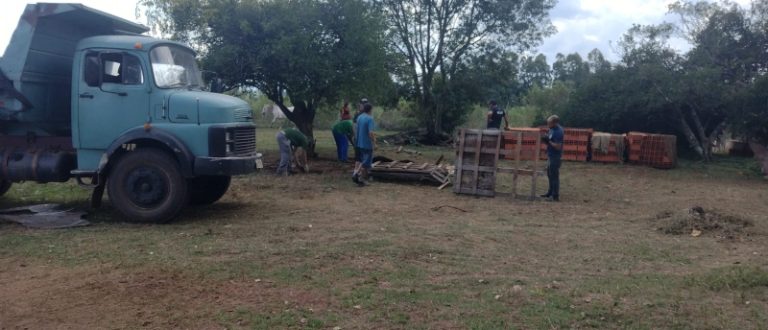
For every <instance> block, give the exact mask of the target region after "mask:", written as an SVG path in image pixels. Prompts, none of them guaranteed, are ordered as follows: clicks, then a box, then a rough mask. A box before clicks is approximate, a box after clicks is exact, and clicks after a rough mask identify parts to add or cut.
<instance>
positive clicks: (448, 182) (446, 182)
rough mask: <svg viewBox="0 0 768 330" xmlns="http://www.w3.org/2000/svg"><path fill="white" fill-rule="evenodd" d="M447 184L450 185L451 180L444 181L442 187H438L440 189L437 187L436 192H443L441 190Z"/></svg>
mask: <svg viewBox="0 0 768 330" xmlns="http://www.w3.org/2000/svg"><path fill="white" fill-rule="evenodd" d="M449 184H451V180H447V181H445V183H443V184H442V185H440V187H437V190H443V189H445V187H447V186H448V185H449Z"/></svg>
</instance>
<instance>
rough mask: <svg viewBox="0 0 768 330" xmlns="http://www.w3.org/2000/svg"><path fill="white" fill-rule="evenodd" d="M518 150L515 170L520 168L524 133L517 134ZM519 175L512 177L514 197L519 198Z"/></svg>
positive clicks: (515, 174)
mask: <svg viewBox="0 0 768 330" xmlns="http://www.w3.org/2000/svg"><path fill="white" fill-rule="evenodd" d="M516 148H517V150H515V152H516V153H515V156H516V157H515V168H518V169H519V168H520V158H521V157H522V155H521V153H522V151H523V132H517V147H516ZM518 176H519V175H518V173H514V175H513V176H512V195H513V196H515V198H517V179H518Z"/></svg>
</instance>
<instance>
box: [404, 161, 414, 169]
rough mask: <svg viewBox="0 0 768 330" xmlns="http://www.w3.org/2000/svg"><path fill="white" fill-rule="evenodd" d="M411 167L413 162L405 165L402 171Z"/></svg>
mask: <svg viewBox="0 0 768 330" xmlns="http://www.w3.org/2000/svg"><path fill="white" fill-rule="evenodd" d="M412 165H413V162H410V163H408V164H405V166H403V169H406V170H407V169H408V168H410V167H411V166H412Z"/></svg>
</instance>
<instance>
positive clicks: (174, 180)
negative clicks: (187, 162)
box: [107, 149, 188, 223]
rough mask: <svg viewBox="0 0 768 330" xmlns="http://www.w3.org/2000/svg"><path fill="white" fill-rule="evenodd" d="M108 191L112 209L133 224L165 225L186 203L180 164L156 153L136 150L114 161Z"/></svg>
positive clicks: (148, 150)
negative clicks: (151, 223) (154, 223)
mask: <svg viewBox="0 0 768 330" xmlns="http://www.w3.org/2000/svg"><path fill="white" fill-rule="evenodd" d="M107 189H108V191H109V200H110V202H111V203H112V205H114V206H115V208H117V210H118V211H120V213H122V214H123V215H124V216H125V217H126V218H128V219H129V220H131V221H135V222H156V223H163V222H168V221H170V220H172V219H173V218H175V217H176V216H178V215H179V213H180V212H181V210H182V209H183V208H184V206H185V205H186V204H187V199H188V194H187V181H186V180H185V179H184V177H183V176H182V175H181V170H180V169H179V164H178V163H177V162H176V160H175V159H173V158H172V157H171V156H170V155H168V154H167V153H165V152H163V151H161V150H158V149H138V150H136V151H131V152H129V153H127V154H125V155H123V156H122V157H120V158H119V159H117V164H115V167H113V168H112V171H111V172H110V174H109V179H108V181H107Z"/></svg>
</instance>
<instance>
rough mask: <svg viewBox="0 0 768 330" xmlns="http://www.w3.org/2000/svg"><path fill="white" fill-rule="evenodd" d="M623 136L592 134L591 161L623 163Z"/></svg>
mask: <svg viewBox="0 0 768 330" xmlns="http://www.w3.org/2000/svg"><path fill="white" fill-rule="evenodd" d="M625 139H626V136H625V135H624V134H611V133H603V132H594V133H593V134H592V142H591V143H592V148H591V149H592V161H593V162H597V163H623V162H624V150H625V145H626V141H625Z"/></svg>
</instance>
